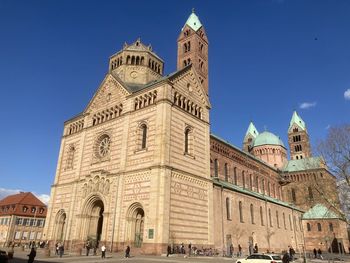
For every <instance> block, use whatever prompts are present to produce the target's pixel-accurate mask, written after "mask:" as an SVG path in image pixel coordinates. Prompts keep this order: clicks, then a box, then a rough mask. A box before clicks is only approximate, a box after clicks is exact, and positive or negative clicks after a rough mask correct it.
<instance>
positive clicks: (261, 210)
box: [260, 206, 264, 226]
mask: <svg viewBox="0 0 350 263" xmlns="http://www.w3.org/2000/svg"><path fill="white" fill-rule="evenodd" d="M260 223H261V225H262V226H263V225H264V213H263V208H262V206H260Z"/></svg>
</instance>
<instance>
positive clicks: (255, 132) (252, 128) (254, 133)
mask: <svg viewBox="0 0 350 263" xmlns="http://www.w3.org/2000/svg"><path fill="white" fill-rule="evenodd" d="M249 134H250V135H252V136H253V137H254V138H256V136H258V135H259V132H258V130H257V129H256V128H255V126H254V124H253V122H250V123H249V126H248V129H247V132H246V133H245V136H246V137H247V136H248V135H249Z"/></svg>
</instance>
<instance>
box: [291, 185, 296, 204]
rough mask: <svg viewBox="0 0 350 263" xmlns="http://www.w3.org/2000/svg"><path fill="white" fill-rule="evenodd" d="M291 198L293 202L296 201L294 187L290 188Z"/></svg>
mask: <svg viewBox="0 0 350 263" xmlns="http://www.w3.org/2000/svg"><path fill="white" fill-rule="evenodd" d="M292 200H293V202H294V203H296V201H297V197H296V194H295V189H294V188H292Z"/></svg>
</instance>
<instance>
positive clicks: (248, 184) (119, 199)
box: [43, 12, 349, 254]
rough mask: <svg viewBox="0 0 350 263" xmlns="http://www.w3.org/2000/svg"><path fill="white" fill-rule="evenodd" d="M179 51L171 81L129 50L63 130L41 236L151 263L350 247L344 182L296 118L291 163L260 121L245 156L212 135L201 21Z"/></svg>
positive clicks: (144, 52) (141, 53)
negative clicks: (194, 251)
mask: <svg viewBox="0 0 350 263" xmlns="http://www.w3.org/2000/svg"><path fill="white" fill-rule="evenodd" d="M177 44H178V48H177V71H176V72H174V73H172V74H169V75H164V74H163V71H164V61H163V60H162V59H161V58H160V57H159V56H158V55H157V54H156V53H155V52H154V51H153V49H152V47H151V46H150V45H145V44H144V43H142V42H141V40H140V39H138V40H136V41H135V42H134V43H132V44H127V43H125V44H124V46H123V48H122V49H121V50H120V51H118V52H117V53H115V54H113V55H112V56H111V57H110V59H109V67H108V72H107V74H106V75H105V77H104V79H103V80H102V82H101V84H100V86H99V87H98V88H97V90H96V92H95V94H94V96H93V97H92V98H91V100H90V102H89V103H88V104H87V105H86V108H85V109H84V110H83V111H82V112H81V113H80V114H78V115H76V116H75V117H73V118H71V119H69V120H67V121H66V122H65V123H64V131H63V136H62V138H61V145H60V152H59V158H58V163H57V170H56V176H55V179H54V183H53V185H52V189H51V198H50V203H49V208H48V212H47V220H46V225H45V230H44V236H43V239H45V240H48V241H49V242H50V244H51V246H52V245H54V244H55V243H57V242H63V243H64V244H65V248H66V250H69V251H70V252H71V253H81V251H82V249H83V248H84V244H86V242H87V241H89V242H91V243H93V244H99V245H101V244H105V245H106V246H107V247H108V248H109V249H110V250H111V251H120V250H124V249H125V247H126V246H127V245H130V246H131V247H132V249H133V251H134V252H135V251H138V252H139V253H143V254H162V253H165V252H166V248H167V246H168V245H171V246H173V247H175V246H178V245H180V244H182V243H184V244H186V245H188V244H192V246H193V247H197V248H202V247H203V248H213V249H215V251H218V253H220V254H222V253H227V252H228V249H229V247H230V246H231V245H233V247H234V249H235V251H237V246H238V245H241V246H242V248H243V252H244V253H245V254H246V253H248V250H249V247H251V246H252V245H253V244H256V243H257V244H258V245H259V248H260V250H261V251H267V250H269V251H274V252H281V251H282V250H286V249H287V248H288V246H292V247H293V248H294V249H295V250H296V251H298V252H302V251H303V250H304V249H306V250H311V249H313V248H314V246H317V248H321V249H322V250H325V249H328V247H330V246H331V243H332V242H333V243H334V241H335V240H336V241H335V242H336V246H337V247H338V248H339V249H340V248H343V247H346V248H347V247H348V246H349V240H348V237H347V235H346V221H344V220H343V218H342V215H341V214H339V213H338V211H339V209H338V208H339V200H338V197H337V194H336V188H335V183H336V182H335V177H334V176H333V175H332V174H330V173H329V172H328V170H327V167H326V166H325V164H324V163H322V160H321V158H318V157H313V156H312V154H311V147H310V142H309V135H308V132H307V128H306V124H305V123H304V121H303V120H302V118H301V117H300V116H299V115H298V113H297V112H294V113H293V115H292V118H291V121H290V126H289V129H288V138H289V140H288V144H289V149H290V160H288V153H287V148H286V146H285V145H284V143H283V142H282V141H281V139H280V138H279V137H278V136H276V135H274V134H273V133H270V132H267V131H265V132H262V133H259V132H258V130H257V129H256V127H255V126H254V124H253V123H250V124H249V127H248V130H247V133H246V135H245V136H244V139H243V148H242V149H241V148H238V147H237V146H234V145H232V144H230V143H229V142H227V141H225V140H224V139H221V138H220V137H218V136H216V135H214V134H211V132H210V118H209V115H210V108H211V105H210V97H209V82H208V70H209V67H208V48H209V46H208V38H207V33H206V31H205V29H204V26H203V25H202V23H201V22H200V20H199V18H198V16H197V15H196V14H195V13H194V12H192V14H190V16H189V18H188V19H187V21H186V23H185V25H184V26H183V28H182V29H181V31H180V34H179V36H178V38H177ZM242 137H243V136H242ZM333 243H332V244H333ZM334 247H335V245H334Z"/></svg>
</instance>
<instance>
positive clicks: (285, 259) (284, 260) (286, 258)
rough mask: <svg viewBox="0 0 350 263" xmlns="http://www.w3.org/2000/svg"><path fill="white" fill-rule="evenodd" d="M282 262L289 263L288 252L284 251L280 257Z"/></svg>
mask: <svg viewBox="0 0 350 263" xmlns="http://www.w3.org/2000/svg"><path fill="white" fill-rule="evenodd" d="M282 262H283V263H289V255H288V253H287V252H286V253H284V255H283V257H282Z"/></svg>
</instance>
